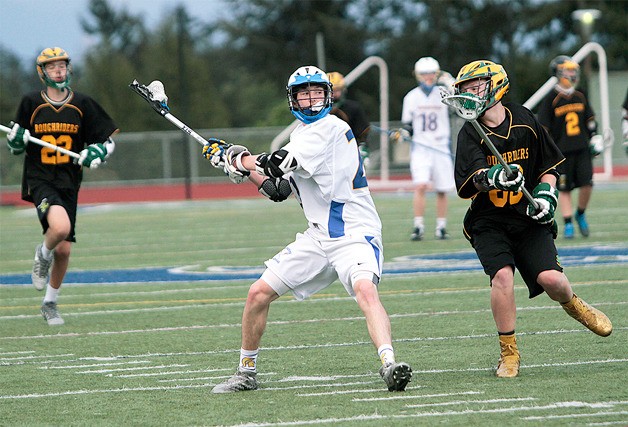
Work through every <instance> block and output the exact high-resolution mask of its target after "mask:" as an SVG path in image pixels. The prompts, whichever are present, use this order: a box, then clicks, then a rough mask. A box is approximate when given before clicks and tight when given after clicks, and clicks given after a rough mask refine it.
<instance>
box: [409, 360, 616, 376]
mask: <svg viewBox="0 0 628 427" xmlns="http://www.w3.org/2000/svg"><path fill="white" fill-rule="evenodd" d="M624 362H628V359H606V360H583V361H577V362H561V363H538V364H535V365H521V366H520V367H519V369H533V368H555V367H561V366H577V365H596V364H604V363H624ZM493 370H495V368H494V367H491V368H466V369H427V370H424V371H415V370H413V372H414V373H417V374H442V373H446V372H475V371H493Z"/></svg>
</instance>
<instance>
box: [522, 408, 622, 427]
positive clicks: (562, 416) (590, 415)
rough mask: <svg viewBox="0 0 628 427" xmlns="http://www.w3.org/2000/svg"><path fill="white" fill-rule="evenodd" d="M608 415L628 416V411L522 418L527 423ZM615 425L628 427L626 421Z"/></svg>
mask: <svg viewBox="0 0 628 427" xmlns="http://www.w3.org/2000/svg"><path fill="white" fill-rule="evenodd" d="M608 415H628V411H620V412H594V413H590V414H566V415H545V416H543V417H541V416H530V417H521V419H522V420H526V421H537V420H547V419H561V418H588V417H603V416H608ZM614 424H623V425H626V421H622V422H614ZM587 425H608V424H607V423H599V424H597V423H596V424H587Z"/></svg>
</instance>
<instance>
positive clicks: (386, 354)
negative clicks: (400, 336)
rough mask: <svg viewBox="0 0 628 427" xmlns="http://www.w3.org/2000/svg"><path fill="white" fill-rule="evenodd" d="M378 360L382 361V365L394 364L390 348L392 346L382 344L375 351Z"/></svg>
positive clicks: (393, 355)
mask: <svg viewBox="0 0 628 427" xmlns="http://www.w3.org/2000/svg"><path fill="white" fill-rule="evenodd" d="M377 354H378V355H379V359H380V360H381V361H382V365H388V364H389V363H395V352H394V350H393V348H392V344H383V345H381V346H380V347H379V348H378V349H377Z"/></svg>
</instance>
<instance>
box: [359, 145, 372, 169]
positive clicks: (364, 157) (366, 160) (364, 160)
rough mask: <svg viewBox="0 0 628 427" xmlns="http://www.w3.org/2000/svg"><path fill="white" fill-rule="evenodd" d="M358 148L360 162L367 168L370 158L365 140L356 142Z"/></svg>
mask: <svg viewBox="0 0 628 427" xmlns="http://www.w3.org/2000/svg"><path fill="white" fill-rule="evenodd" d="M358 149H359V150H360V157H362V164H363V165H364V167H365V168H367V167H368V166H369V164H370V163H371V159H369V156H370V155H371V153H370V151H369V147H368V145H366V143H365V142H361V143H360V144H358Z"/></svg>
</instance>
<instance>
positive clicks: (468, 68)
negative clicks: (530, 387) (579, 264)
mask: <svg viewBox="0 0 628 427" xmlns="http://www.w3.org/2000/svg"><path fill="white" fill-rule="evenodd" d="M508 88H509V81H508V76H507V75H506V71H505V70H504V68H503V67H502V66H501V65H499V64H495V63H493V62H490V61H486V60H479V61H474V62H471V63H469V64H467V65H465V66H464V67H462V69H461V70H460V72H459V73H458V77H457V78H456V81H455V82H454V90H455V93H456V94H463V95H470V96H471V97H474V98H475V99H477V100H478V102H477V103H476V107H477V108H476V109H477V110H478V113H479V114H480V116H479V123H480V126H481V129H482V130H484V131H485V133H486V135H487V136H488V138H489V139H490V140H491V141H492V143H493V144H494V146H495V147H496V149H497V151H498V152H499V153H501V155H502V157H503V160H505V162H506V163H508V166H509V168H510V169H511V171H512V173H508V172H507V171H506V169H505V168H504V166H502V165H501V164H500V162H499V161H498V160H497V158H496V156H495V155H493V154H492V152H491V150H489V148H488V147H487V144H486V143H485V142H484V140H483V139H482V138H481V137H480V136H479V133H478V132H477V131H476V129H475V128H474V126H473V123H471V122H468V123H465V125H464V126H463V127H462V129H461V130H460V133H459V134H458V142H457V151H456V161H455V179H456V187H457V190H458V195H459V196H460V197H462V198H464V199H469V198H471V199H472V202H471V206H470V207H469V210H468V211H467V214H466V216H465V219H464V229H463V231H464V234H465V236H466V237H467V238H468V239H469V241H470V242H471V245H472V246H473V248H474V249H475V251H476V253H477V255H478V258H479V260H480V262H481V263H482V266H483V267H484V272H485V273H486V274H487V275H488V276H489V277H490V285H491V309H492V312H493V318H494V320H495V324H496V326H497V331H498V334H499V342H500V346H501V353H500V358H499V362H498V366H497V370H496V375H497V376H498V377H515V376H517V375H518V373H519V360H520V357H519V350H518V349H517V342H516V338H515V319H516V305H515V293H514V273H515V268H517V269H519V272H520V273H521V276H522V277H523V280H524V281H525V283H526V285H527V287H528V290H529V295H530V298H533V297H535V296H537V295H540V294H541V293H543V292H544V291H545V292H547V294H548V296H549V297H550V298H551V299H552V300H554V301H558V302H559V303H560V304H561V305H562V307H563V308H564V309H565V311H566V312H567V313H568V314H569V315H570V316H572V317H573V318H575V319H576V320H578V321H579V322H581V323H582V324H583V325H585V326H586V327H587V328H589V329H590V330H591V331H593V332H595V333H596V334H598V335H600V336H608V335H609V334H610V333H611V331H612V325H611V322H610V320H609V319H608V317H606V315H604V313H602V312H601V311H599V310H597V309H595V308H593V307H591V306H589V305H588V304H587V303H586V302H584V301H583V300H582V299H580V298H579V297H577V296H576V295H575V294H574V293H573V291H572V289H571V285H570V283H569V280H568V279H567V277H566V276H565V274H564V273H563V268H562V266H561V265H560V263H559V261H558V253H557V250H556V246H555V244H554V238H555V237H556V228H555V222H554V212H555V210H556V203H557V197H558V192H557V190H556V178H557V173H556V166H558V165H559V164H560V163H561V162H562V161H563V160H564V157H563V155H562V154H561V152H560V150H559V149H558V147H556V145H555V144H554V143H553V142H552V140H551V138H550V137H549V136H548V134H547V132H546V131H545V130H544V129H543V127H542V126H541V124H540V123H539V122H538V121H537V119H536V118H535V117H534V115H533V114H532V113H531V112H530V111H529V110H528V109H526V108H525V107H523V106H521V105H519V104H514V103H506V104H502V102H501V99H502V98H503V96H504V95H505V94H506V93H507V91H508ZM509 175H511V176H510V177H509ZM524 186H525V188H526V189H527V191H528V192H530V193H531V194H532V198H533V200H534V202H535V204H537V205H538V207H536V208H535V207H534V206H533V205H532V203H531V202H530V201H528V200H527V199H526V198H525V197H523V196H524V195H523V193H522V191H523V189H522V187H524Z"/></svg>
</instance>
